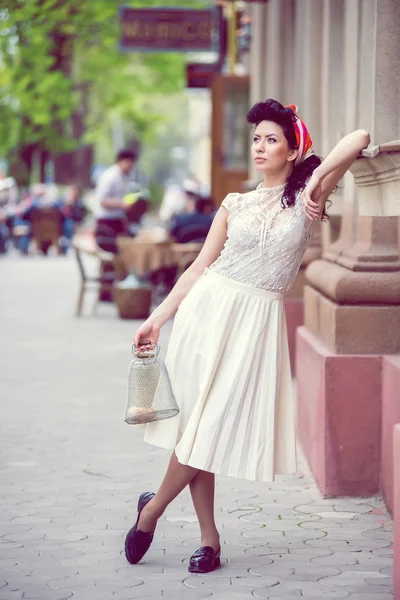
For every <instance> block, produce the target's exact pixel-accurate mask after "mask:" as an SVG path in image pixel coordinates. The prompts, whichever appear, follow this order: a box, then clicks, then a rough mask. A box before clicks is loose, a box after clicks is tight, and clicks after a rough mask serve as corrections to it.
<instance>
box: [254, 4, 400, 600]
mask: <svg viewBox="0 0 400 600" xmlns="http://www.w3.org/2000/svg"><path fill="white" fill-rule="evenodd" d="M250 10H251V17H252V42H251V50H250V56H249V59H248V65H249V71H250V81H251V84H250V96H251V101H252V103H254V102H257V101H260V100H263V99H266V98H275V99H277V100H279V101H280V102H282V103H283V104H297V106H298V107H299V114H300V115H301V117H302V118H303V119H304V121H305V122H306V123H307V126H308V127H309V129H310V131H311V133H312V137H313V139H314V143H315V147H316V152H317V153H318V154H319V155H320V156H322V157H323V156H326V155H327V154H328V153H329V151H330V150H331V149H332V148H333V147H334V146H335V144H336V143H337V142H338V140H339V139H340V138H341V137H343V136H344V135H345V134H347V133H349V132H351V131H353V130H355V129H358V128H363V129H367V130H368V131H369V132H370V134H371V144H370V149H369V150H368V151H366V152H364V153H363V157H360V158H359V159H358V160H357V161H356V162H355V163H354V165H353V167H352V172H351V173H350V172H349V173H347V174H346V176H345V177H344V180H343V182H342V183H341V184H340V186H339V189H338V191H337V192H336V193H334V194H333V195H332V206H331V207H330V208H329V211H328V212H329V214H330V215H331V219H330V222H329V224H322V225H321V227H320V235H319V236H318V235H317V237H316V238H315V239H314V244H313V246H312V247H311V249H310V251H309V255H308V256H306V260H305V264H304V267H305V268H304V269H303V270H302V271H301V272H300V273H299V278H298V281H297V282H296V284H295V286H294V288H293V291H292V297H289V298H288V299H287V302H286V306H287V318H288V328H289V332H290V331H292V344H291V345H292V353H294V354H295V355H296V375H297V390H298V415H299V418H298V434H299V440H300V443H301V445H302V448H303V450H304V453H305V455H306V457H307V460H308V462H309V464H310V467H311V469H312V470H313V473H314V475H315V478H316V480H317V482H318V485H319V487H320V488H321V490H322V492H323V493H324V494H326V495H329V496H335V495H347V494H351V495H366V494H374V493H376V492H378V491H381V492H382V493H383V495H384V497H385V500H386V503H387V505H388V507H389V509H390V511H391V512H392V513H393V514H394V518H395V537H396V544H395V560H396V564H397V568H395V579H396V578H397V579H396V581H395V586H396V592H397V594H398V596H396V597H398V598H400V425H397V426H396V424H398V423H400V255H399V254H400V250H399V239H400V220H399V215H400V68H399V62H400V34H399V31H400V3H399V2H398V0H269V2H268V3H267V4H254V5H252V6H251V8H250ZM303 303H304V324H303V326H302V327H300V328H297V326H298V325H301V322H302V320H303V312H302V310H303ZM296 328H297V331H296V348H295V349H294V330H295V329H296Z"/></svg>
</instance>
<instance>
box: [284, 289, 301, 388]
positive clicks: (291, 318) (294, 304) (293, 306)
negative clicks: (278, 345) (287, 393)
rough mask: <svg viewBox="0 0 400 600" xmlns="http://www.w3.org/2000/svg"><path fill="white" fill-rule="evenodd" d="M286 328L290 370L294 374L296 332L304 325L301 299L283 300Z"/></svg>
mask: <svg viewBox="0 0 400 600" xmlns="http://www.w3.org/2000/svg"><path fill="white" fill-rule="evenodd" d="M285 313H286V326H287V334H288V343H289V356H290V368H291V371H292V376H293V377H294V376H295V374H296V330H297V328H298V327H301V326H302V325H303V324H304V303H303V299H302V298H285Z"/></svg>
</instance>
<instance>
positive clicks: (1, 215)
mask: <svg viewBox="0 0 400 600" xmlns="http://www.w3.org/2000/svg"><path fill="white" fill-rule="evenodd" d="M9 237H10V230H9V229H8V227H7V212H6V211H5V210H4V208H1V207H0V254H5V253H6V252H7V241H8V239H9Z"/></svg>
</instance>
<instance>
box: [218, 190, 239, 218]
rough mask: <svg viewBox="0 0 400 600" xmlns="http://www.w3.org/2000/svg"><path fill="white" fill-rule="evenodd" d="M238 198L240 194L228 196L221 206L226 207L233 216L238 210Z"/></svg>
mask: <svg viewBox="0 0 400 600" xmlns="http://www.w3.org/2000/svg"><path fill="white" fill-rule="evenodd" d="M238 196H239V194H236V193H231V194H228V195H227V196H225V198H224V199H223V200H222V202H221V206H224V207H225V208H226V210H227V211H228V213H229V214H230V215H232V214H233V213H234V212H235V210H236V208H237V200H238Z"/></svg>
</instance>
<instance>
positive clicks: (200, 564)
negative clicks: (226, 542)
mask: <svg viewBox="0 0 400 600" xmlns="http://www.w3.org/2000/svg"><path fill="white" fill-rule="evenodd" d="M220 557H221V548H220V549H219V550H218V552H215V551H214V549H213V548H211V546H203V547H202V548H198V549H197V550H196V552H195V553H194V554H193V555H192V556H191V557H190V562H189V568H188V571H189V573H209V572H210V571H214V570H215V569H216V568H217V567H219V566H220V564H221V558H220Z"/></svg>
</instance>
